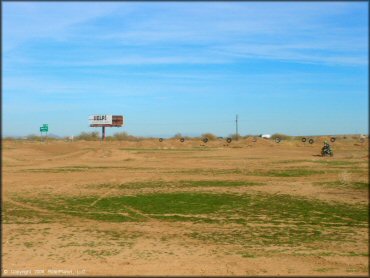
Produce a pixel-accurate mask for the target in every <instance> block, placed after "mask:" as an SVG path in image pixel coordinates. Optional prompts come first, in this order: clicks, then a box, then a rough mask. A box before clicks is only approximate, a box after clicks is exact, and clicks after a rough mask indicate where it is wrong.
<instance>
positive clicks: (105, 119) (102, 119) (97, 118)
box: [89, 115, 112, 125]
mask: <svg viewBox="0 0 370 278" xmlns="http://www.w3.org/2000/svg"><path fill="white" fill-rule="evenodd" d="M89 123H90V125H111V124H112V115H91V116H89Z"/></svg>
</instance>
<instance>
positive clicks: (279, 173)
mask: <svg viewBox="0 0 370 278" xmlns="http://www.w3.org/2000/svg"><path fill="white" fill-rule="evenodd" d="M326 172H327V171H319V170H312V169H305V168H296V169H286V170H271V171H267V172H252V173H251V174H252V175H257V176H267V177H306V176H311V175H321V174H325V173H326Z"/></svg>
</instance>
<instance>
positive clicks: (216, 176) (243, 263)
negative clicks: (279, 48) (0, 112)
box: [2, 133, 369, 275]
mask: <svg viewBox="0 0 370 278" xmlns="http://www.w3.org/2000/svg"><path fill="white" fill-rule="evenodd" d="M82 135H83V136H82ZM211 135H212V134H203V135H202V136H201V137H200V138H198V139H197V140H194V139H193V140H191V139H189V138H188V139H187V140H186V141H185V142H183V143H181V142H180V141H179V140H178V139H179V138H182V135H177V136H175V138H176V139H174V138H173V139H167V140H164V141H163V142H159V141H158V139H144V138H135V137H133V136H132V137H131V136H130V135H128V134H127V133H119V134H116V135H114V136H112V138H109V139H108V140H111V141H107V142H103V143H102V142H99V141H93V140H94V139H95V140H97V139H96V136H95V135H93V134H90V135H89V134H81V136H80V137H79V140H76V141H74V142H68V141H65V140H54V141H48V142H39V141H28V140H4V141H3V146H2V147H3V157H2V158H3V170H2V174H3V204H2V214H3V215H2V217H3V238H2V240H3V242H2V246H3V250H2V252H3V254H2V255H3V258H2V260H3V269H40V268H41V269H66V270H73V271H77V270H81V269H84V270H85V272H84V274H87V275H138V274H144V275H169V274H171V275H292V274H293V275H307V274H310V275H366V274H367V273H368V185H369V180H368V141H365V142H363V143H360V142H359V140H358V139H359V138H358V137H354V136H353V137H354V138H352V137H351V136H348V137H347V138H343V137H340V138H337V141H336V142H335V143H333V144H332V146H333V149H334V153H335V156H334V157H332V158H323V157H320V156H318V155H319V153H320V148H321V146H322V143H323V141H324V140H327V139H328V138H326V137H317V138H315V143H314V144H312V145H311V144H308V143H302V142H301V141H300V140H299V138H289V139H287V138H284V139H286V140H283V141H282V142H281V143H280V144H277V143H275V142H274V140H266V139H262V138H257V141H254V140H252V139H251V136H247V137H246V138H243V139H240V140H238V141H233V142H232V143H230V144H227V143H226V142H225V140H221V139H218V138H217V137H216V136H214V135H213V136H214V137H212V136H211ZM280 136H281V135H280ZM204 137H207V138H208V139H209V141H208V143H206V144H205V143H203V142H202V141H201V140H200V139H201V138H204ZM91 138H94V139H91ZM280 138H283V137H280ZM90 139H91V141H90ZM75 273H76V272H75Z"/></svg>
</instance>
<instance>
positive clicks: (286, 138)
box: [271, 133, 292, 140]
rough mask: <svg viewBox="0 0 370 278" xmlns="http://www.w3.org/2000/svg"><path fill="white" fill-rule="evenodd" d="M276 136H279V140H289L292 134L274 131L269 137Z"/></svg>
mask: <svg viewBox="0 0 370 278" xmlns="http://www.w3.org/2000/svg"><path fill="white" fill-rule="evenodd" d="M276 138H280V139H281V140H290V139H292V136H289V135H285V134H282V133H274V134H272V135H271V139H273V140H275V139H276Z"/></svg>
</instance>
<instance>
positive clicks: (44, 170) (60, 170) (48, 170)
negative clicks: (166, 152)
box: [21, 165, 150, 173]
mask: <svg viewBox="0 0 370 278" xmlns="http://www.w3.org/2000/svg"><path fill="white" fill-rule="evenodd" d="M111 169H127V170H148V169H150V168H146V167H127V166H80V165H78V166H63V167H54V168H36V169H26V170H21V171H22V172H36V173H69V172H85V171H94V170H99V171H100V170H111Z"/></svg>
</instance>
